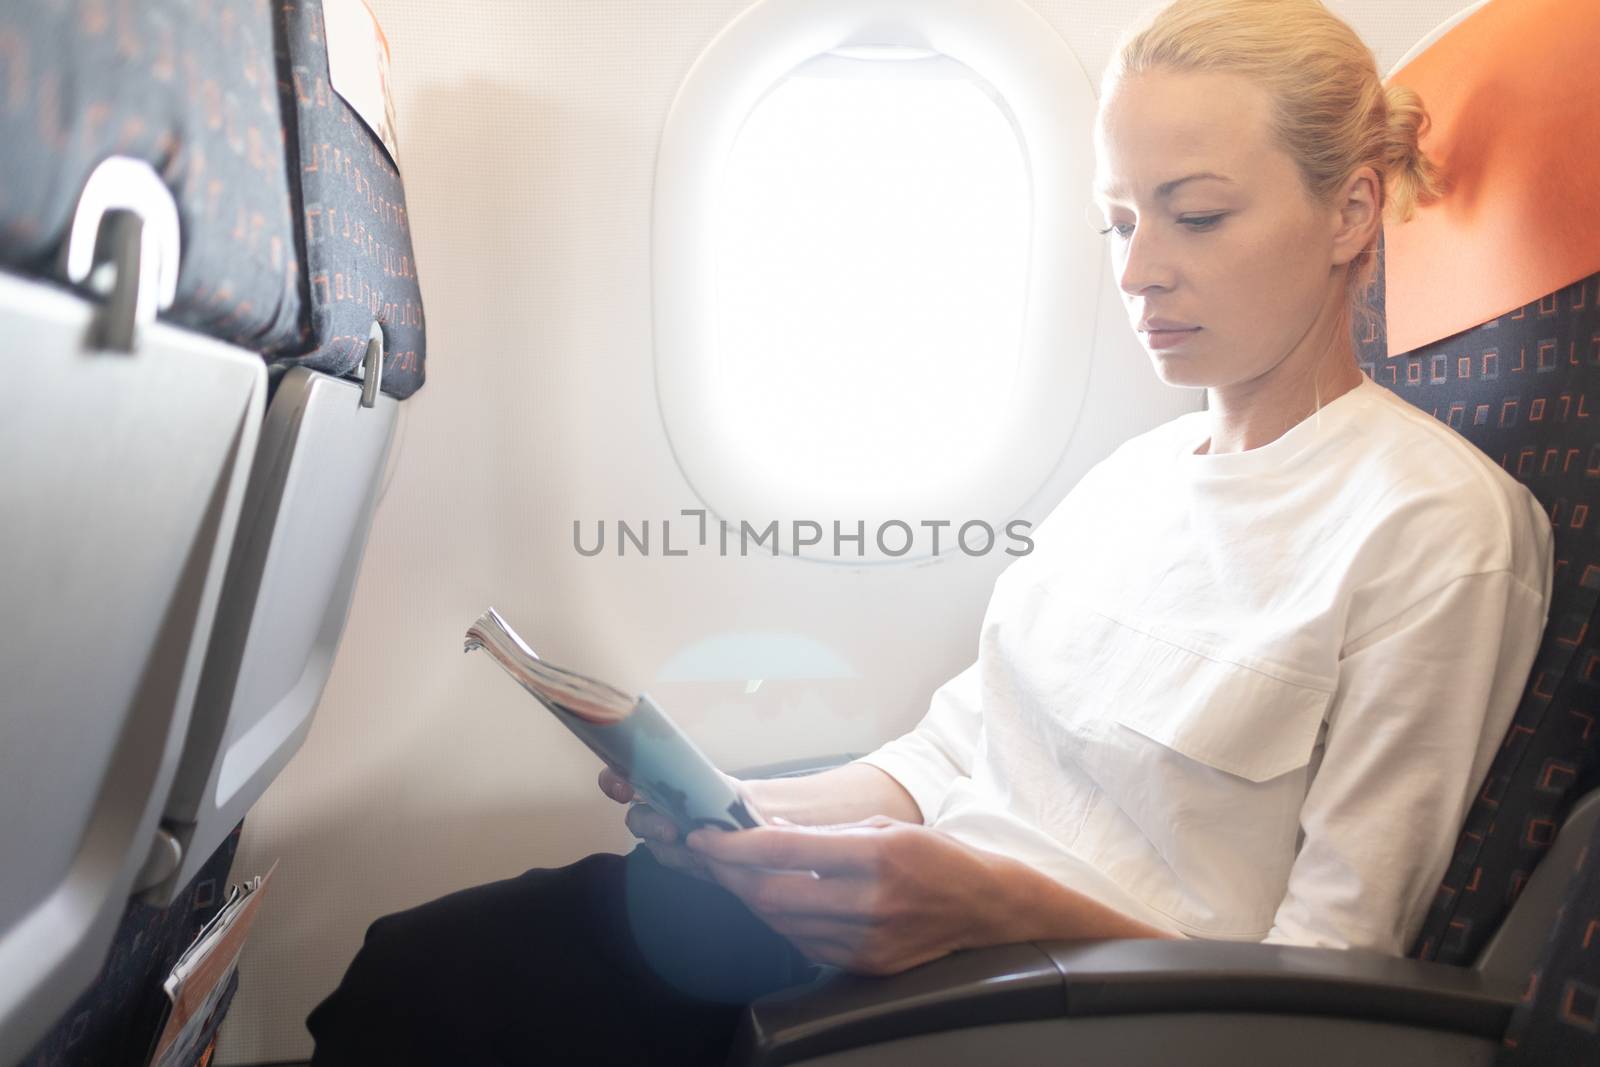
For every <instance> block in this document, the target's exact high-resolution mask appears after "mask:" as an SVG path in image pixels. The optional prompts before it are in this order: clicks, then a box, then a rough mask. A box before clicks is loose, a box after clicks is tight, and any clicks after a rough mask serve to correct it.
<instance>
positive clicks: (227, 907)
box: [148, 861, 278, 1067]
mask: <svg viewBox="0 0 1600 1067" xmlns="http://www.w3.org/2000/svg"><path fill="white" fill-rule="evenodd" d="M277 869H278V864H277V862H276V861H274V862H273V864H272V866H271V867H270V868H269V869H268V870H267V873H266V874H265V875H259V874H258V875H256V876H255V877H254V878H252V879H250V880H249V881H247V882H245V883H244V884H243V885H234V886H231V887H230V888H229V892H228V898H227V900H226V901H225V902H224V903H223V905H222V908H221V909H220V910H218V912H217V914H216V915H214V916H212V918H211V921H210V922H208V923H206V925H205V926H204V927H202V928H201V930H200V932H199V933H198V934H196V935H195V938H194V941H193V942H191V943H190V945H189V947H188V948H186V949H184V951H183V955H181V956H179V957H178V962H177V963H176V964H174V965H173V968H172V972H171V973H170V974H168V975H167V978H166V981H165V982H164V983H163V986H162V988H163V989H164V990H165V991H166V994H167V999H168V1000H169V1001H170V1002H171V1006H170V1007H169V1008H168V1011H167V1020H166V1025H165V1026H164V1027H163V1028H162V1030H161V1034H160V1035H159V1036H158V1037H157V1038H156V1041H155V1047H154V1050H153V1051H152V1052H151V1054H150V1057H149V1061H148V1062H149V1063H150V1064H151V1065H152V1067H191V1065H193V1064H195V1063H197V1062H203V1061H205V1060H209V1058H210V1049H212V1048H214V1046H215V1042H216V1037H217V1029H218V1027H219V1026H220V1025H221V1022H222V1017H223V1015H224V1014H226V1012H227V1010H228V1004H229V1002H230V1001H231V1000H232V998H233V993H234V990H235V989H236V988H237V987H238V970H239V953H240V952H241V951H242V950H243V949H244V943H245V939H246V938H247V937H248V936H249V934H250V926H251V924H252V923H254V922H255V918H256V913H257V910H258V909H259V907H260V905H261V898H262V897H263V896H264V895H265V894H266V889H267V884H268V883H269V882H271V881H272V872H273V871H275V870H277Z"/></svg>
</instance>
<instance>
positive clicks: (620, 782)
mask: <svg viewBox="0 0 1600 1067" xmlns="http://www.w3.org/2000/svg"><path fill="white" fill-rule="evenodd" d="M600 791H601V792H602V793H604V794H605V795H606V796H608V797H610V798H611V799H612V800H615V801H616V802H617V803H619V804H627V805H628V813H627V815H626V816H624V817H623V823H624V824H625V825H626V826H627V827H628V829H629V831H631V832H632V834H633V836H634V837H637V838H638V839H639V840H641V841H643V842H644V847H645V848H648V849H649V850H650V854H651V855H652V856H654V857H655V858H656V862H657V863H659V864H661V866H663V867H671V868H672V869H673V870H675V871H682V872H683V873H684V874H687V875H689V876H690V877H691V878H699V879H701V880H702V881H706V882H714V881H715V879H713V878H712V877H711V872H710V871H709V870H708V869H707V868H706V864H705V860H703V859H702V858H701V857H700V856H699V855H697V854H696V853H694V852H692V851H690V850H689V849H687V848H685V847H684V845H683V842H682V841H681V840H679V837H680V835H679V833H678V827H677V824H676V823H674V822H673V821H672V820H671V819H669V818H667V817H666V816H665V815H663V814H661V813H660V812H659V811H657V810H656V809H655V808H652V807H651V806H650V805H649V804H646V803H645V802H644V801H643V800H640V799H639V796H638V794H637V793H636V792H634V788H633V785H632V783H630V782H629V781H628V780H627V779H626V778H624V777H622V775H620V774H618V773H617V772H616V770H615V769H614V768H613V767H612V766H611V765H610V764H609V763H608V764H606V766H605V768H604V769H603V770H602V771H601V772H600Z"/></svg>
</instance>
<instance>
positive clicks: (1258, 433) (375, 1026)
mask: <svg viewBox="0 0 1600 1067" xmlns="http://www.w3.org/2000/svg"><path fill="white" fill-rule="evenodd" d="M1424 121H1425V115H1424V112H1423V109H1422V106H1421V103H1420V102H1419V101H1418V100H1417V99H1416V98H1415V96H1414V94H1411V93H1409V92H1407V91H1406V90H1403V89H1391V90H1387V91H1386V90H1385V89H1384V88H1383V86H1382V85H1381V83H1380V82H1379V80H1378V77H1377V73H1376V70H1375V69H1374V65H1373V60H1372V56H1371V54H1370V52H1369V51H1368V50H1367V49H1366V47H1365V46H1364V45H1363V44H1362V43H1361V42H1360V40H1359V39H1358V38H1357V37H1356V36H1355V34H1354V33H1353V32H1352V31H1351V30H1350V29H1349V27H1347V26H1346V25H1345V24H1344V23H1342V22H1341V21H1339V20H1338V19H1336V18H1334V17H1333V16H1332V15H1330V14H1329V13H1328V12H1327V11H1326V10H1324V9H1323V7H1322V6H1321V4H1320V3H1318V2H1317V0H1278V2H1272V0H1177V2H1176V3H1173V4H1172V5H1170V6H1169V7H1167V8H1166V9H1164V10H1163V11H1162V12H1160V13H1159V14H1158V15H1157V16H1156V17H1155V19H1154V21H1153V22H1151V23H1150V24H1149V25H1148V26H1147V27H1146V28H1144V29H1143V30H1142V31H1141V32H1140V33H1138V34H1137V35H1136V36H1134V37H1133V38H1131V39H1130V40H1129V41H1128V43H1127V44H1126V45H1125V46H1124V47H1123V49H1122V50H1121V52H1120V54H1119V55H1118V57H1117V58H1116V59H1115V60H1114V61H1113V62H1112V64H1111V65H1110V68H1109V69H1108V71H1107V74H1106V79H1105V83H1104V85H1103V87H1102V94H1101V107H1100V113H1099V118H1098V122H1097V129H1096V147H1097V158H1098V170H1097V201H1098V203H1099V206H1100V208H1101V210H1102V212H1103V216H1104V223H1105V233H1106V237H1107V240H1108V241H1110V242H1111V255H1112V261H1113V264H1114V268H1115V273H1116V277H1117V281H1118V284H1119V285H1120V287H1121V290H1122V295H1123V298H1124V301H1125V303H1126V306H1127V309H1128V314H1129V318H1130V321H1131V322H1132V324H1133V326H1134V328H1135V329H1136V330H1137V331H1138V332H1139V336H1140V338H1141V340H1142V341H1143V342H1144V344H1145V346H1146V348H1147V349H1148V351H1149V353H1150V356H1151V358H1152V359H1153V360H1154V362H1155V366H1156V370H1157V372H1158V374H1159V375H1160V376H1161V378H1162V379H1163V380H1164V381H1166V382H1169V383H1171V384H1173V385H1181V386H1189V387H1202V386H1203V387H1205V388H1206V390H1207V397H1208V400H1209V404H1208V408H1207V410H1205V411H1203V412H1197V413H1194V414H1192V415H1188V416H1184V417H1182V418H1179V419H1177V420H1174V421H1172V422H1169V423H1167V424H1166V425H1163V426H1161V427H1158V428H1157V429H1155V430H1153V431H1150V432H1148V433H1145V434H1142V435H1140V436H1138V437H1135V438H1133V439H1132V440H1130V441H1128V442H1127V443H1126V444H1124V445H1123V446H1122V447H1121V448H1119V449H1118V450H1117V451H1116V452H1115V453H1114V454H1113V455H1112V456H1110V457H1108V458H1107V459H1106V460H1104V461H1103V462H1102V463H1100V464H1099V465H1097V466H1096V467H1095V468H1094V469H1093V470H1091V471H1090V472H1089V474H1088V475H1086V476H1085V477H1084V478H1083V479H1082V481H1081V482H1080V483H1079V484H1078V486H1076V487H1075V488H1074V490H1073V491H1072V493H1071V494H1070V495H1069V496H1068V497H1067V499H1066V500H1064V501H1063V502H1062V503H1061V505H1060V506H1059V507H1057V508H1056V510H1055V511H1054V512H1052V514H1051V515H1050V517H1049V518H1048V519H1047V520H1046V521H1045V522H1044V523H1043V524H1042V526H1041V527H1040V528H1039V530H1038V531H1037V532H1036V538H1035V542H1036V548H1035V551H1034V552H1033V553H1032V554H1030V555H1029V556H1027V557H1024V558H1023V559H1021V560H1019V561H1017V562H1016V563H1014V564H1013V565H1012V566H1011V567H1010V568H1009V569H1008V570H1007V571H1006V572H1005V573H1004V574H1003V575H1002V576H1001V578H1000V580H999V581H998V582H997V583H996V586H995V591H994V596H993V598H992V600H991V602H990V605H989V610H988V613H987V615H986V617H985V619H984V623H983V627H982V630H981V633H980V639H979V655H978V659H977V662H975V663H974V664H973V665H972V666H971V667H969V668H968V669H967V670H965V671H963V672H962V673H961V674H959V675H957V676H956V677H955V678H953V679H951V680H950V681H949V682H948V683H946V684H945V685H944V686H943V687H941V688H940V689H939V690H938V691H937V693H935V695H934V698H933V702H932V707H931V708H930V710H929V712H928V714H927V716H926V717H925V718H924V719H923V721H922V722H921V723H920V724H919V725H918V726H917V728H916V729H915V730H913V731H912V732H911V733H909V734H906V735H905V736H903V737H901V738H898V739H896V740H894V741H891V742H889V743H888V744H886V745H884V746H883V747H882V748H880V749H878V750H877V751H876V752H874V753H872V754H871V755H869V756H867V757H865V758H863V759H861V760H858V761H856V762H855V763H852V764H849V765H846V766H843V767H839V768H836V769H833V770H830V771H827V772H825V773H822V774H819V775H816V776H813V777H809V778H800V779H784V780H773V781H752V782H746V783H742V787H743V788H744V789H745V790H746V791H747V793H748V794H749V796H750V798H751V800H752V801H753V802H754V803H755V804H756V805H757V807H758V808H760V809H761V810H762V811H764V812H766V813H768V814H769V815H771V816H775V817H777V818H778V819H781V820H784V821H785V822H786V823H787V824H788V825H777V826H773V827H770V828H762V829H756V830H748V831H740V832H737V833H716V832H707V831H697V832H695V833H694V834H691V835H689V837H688V838H687V840H683V841H680V840H678V837H677V834H676V832H675V831H674V830H673V829H672V828H671V826H670V824H668V823H667V822H666V820H665V819H664V818H662V817H661V816H660V815H659V814H657V813H655V812H653V811H651V810H650V809H649V808H648V807H645V806H642V805H638V804H635V805H634V806H633V807H631V808H630V810H629V812H628V815H627V822H628V825H629V827H630V828H631V829H632V830H633V831H634V832H635V834H637V835H638V836H640V837H642V838H644V839H645V842H646V844H645V845H644V846H641V847H639V848H636V849H635V850H634V851H633V852H632V853H630V854H629V855H628V856H626V857H622V856H614V855H593V856H589V857H587V858H586V859H584V860H581V861H579V862H577V863H575V864H572V865H571V866H569V867H566V868H562V869H559V870H545V869H538V870H532V871H529V872H527V873H526V874H524V875H522V876H521V877H519V878H515V879H509V880H506V881H503V882H497V883H493V884H491V885H486V886H480V887H477V888H474V889H469V890H465V891H462V892H460V893H456V894H452V895H451V896H447V897H444V898H442V899H440V900H437V901H434V902H432V903H430V904H426V905H423V906H421V907H418V908H414V909H411V910H410V911H406V912H401V913H399V914H396V915H391V916H386V917H385V918H382V919H380V920H378V921H377V922H375V923H374V924H373V925H372V927H371V928H370V929H369V931H368V934H367V939H366V943H365V945H364V947H363V948H362V950H361V952H360V954H359V955H358V956H357V957H356V959H355V961H354V963H353V964H352V965H351V968H350V971H349V973H348V974H347V975H346V977H345V979H344V982H343V983H342V984H341V985H340V987H339V989H338V990H337V991H336V992H335V993H334V994H333V995H332V996H331V997H329V998H328V1000H327V1001H325V1002H324V1003H323V1004H322V1005H320V1006H319V1007H318V1008H317V1009H316V1011H314V1012H313V1013H312V1015H311V1017H310V1018H309V1020H308V1026H309V1028H310V1029H311V1031H312V1033H313V1034H314V1035H315V1036H316V1038H317V1042H318V1044H317V1053H316V1058H315V1059H314V1060H313V1062H314V1063H315V1064H319V1065H328V1064H354V1063H379V1062H381V1063H386V1064H393V1063H450V1062H472V1063H503V1064H513V1063H547V1062H548V1063H572V1064H576V1063H624V1062H626V1063H652V1062H659V1063H700V1062H707V1063H716V1062H721V1060H722V1058H723V1057H724V1056H725V1055H726V1052H727V1048H728V1043H729V1040H730V1038H731V1036H732V1033H733V1029H734V1027H735V1025H736V1023H737V1019H738V1017H739V1014H740V1012H741V1011H742V1007H743V1005H744V1003H746V1002H747V1001H748V1000H750V999H752V998H753V997H756V996H759V995H762V994H764V993H767V992H770V991H772V990H776V989H779V988H782V987H784V986H787V985H790V984H794V983H796V982H801V981H804V980H806V979H807V978H808V977H809V976H810V975H811V974H812V973H814V966H813V965H814V964H815V963H825V964H833V965H837V966H840V967H843V968H846V969H850V970H854V971H858V972H862V973H868V974H889V973H895V972H898V971H902V970H905V969H906V968H909V967H913V966H916V965H917V964H920V963H923V962H926V961H928V960H932V959H935V958H938V957H940V956H943V955H945V954H947V953H949V952H951V951H953V950H955V949H959V948H965V947H975V946H982V945H990V944H998V943H1006V942H1013V941H1022V940H1029V939H1041V938H1089V937H1210V938H1231V939H1242V940H1268V941H1281V942H1288V943H1300V944H1314V945H1331V946H1360V947H1366V948H1373V949H1377V950H1380V951H1386V952H1391V953H1400V952H1403V951H1404V950H1405V948H1406V947H1407V946H1408V943H1409V940H1410V939H1411V938H1412V936H1413V935H1414V934H1415V933H1416V931H1417V929H1418V928H1419V926H1420V924H1421V921H1422V918H1423V912H1424V910H1425V908H1426V906H1427V903H1428V901H1429V898H1430V896H1431V894H1432V893H1433V891H1434V888H1435V886H1436V885H1437V883H1438V881H1439V878H1440V875H1441V873H1442V871H1443V869H1444V866H1445V864H1446V862H1447V860H1448V857H1449V854H1450V850H1451V847H1452V844H1453V841H1454V837H1455V835H1456V832H1457V830H1458V828H1459V826H1460V822H1461V819H1462V816H1463V813H1464V811H1465V807H1466V803H1467V800H1468V797H1469V796H1470V794H1471V792H1472V790H1473V789H1474V788H1475V787H1476V785H1477V783H1478V782H1479V781H1481V779H1482V777H1483V775H1484V773H1485V771H1486V770H1487V767H1488V762H1489V758H1490V756H1491V755H1492V753H1493V751H1494V749H1495V747H1496V745H1497V744H1498V742H1499V740H1500V738H1501V736H1502V734H1503V733H1504V730H1505V728H1506V726H1507V723H1508V721H1509V719H1510V716H1511V713H1512V710H1513V707H1514V705H1515V703H1516V701H1517V699H1518V697H1519V695H1520V692H1521V689H1522V686H1523V683H1524V682H1525V680H1526V678H1527V673H1528V670H1529V668H1530V666H1531V663H1532V659H1533V654H1534V651H1535V648H1536V646H1537V643H1538V640H1539V636H1540V634H1541V632H1542V630H1543V624H1544V621H1545V613H1546V610H1547V605H1548V600H1549V590H1550V579H1551V557H1552V543H1551V533H1550V529H1549V525H1548V523H1547V521H1546V520H1545V518H1544V514H1543V512H1542V511H1541V509H1540V507H1539V505H1538V504H1537V503H1536V502H1535V501H1534V499H1533V497H1532V496H1531V494H1529V493H1528V492H1527V490H1526V489H1524V488H1523V487H1521V486H1520V485H1518V484H1517V483H1516V482H1515V481H1513V480H1512V479H1511V478H1510V477H1509V476H1508V475H1507V474H1506V473H1505V472H1504V471H1502V470H1501V469H1500V468H1498V467H1497V466H1495V464H1493V463H1492V462H1490V461H1489V460H1488V459H1487V458H1486V457H1485V456H1483V455H1482V454H1481V453H1479V452H1478V451H1477V450H1476V449H1475V448H1473V447H1472V446H1471V445H1470V444H1468V443H1467V442H1466V441H1465V440H1463V439H1462V438H1461V437H1460V436H1459V435H1457V434H1456V433H1455V432H1454V431H1452V430H1450V429H1448V428H1447V427H1445V426H1443V425H1442V424H1440V423H1439V422H1437V421H1436V420H1433V419H1431V418H1429V417H1428V416H1426V415H1424V414H1422V413H1420V412H1418V411H1416V410H1415V409H1413V408H1411V407H1410V406H1409V405H1407V404H1405V403H1404V402H1403V401H1401V400H1399V399H1397V398H1395V397H1394V396H1392V395H1391V394H1389V393H1388V392H1386V391H1384V390H1383V389H1380V388H1379V387H1377V386H1376V385H1375V384H1374V383H1372V382H1371V381H1370V380H1369V379H1367V378H1366V377H1365V376H1364V375H1362V373H1361V372H1360V370H1359V369H1358V367H1357V365H1356V362H1355V357H1354V353H1353V350H1352V346H1351V341H1350V335H1351V334H1350V317H1351V314H1352V312H1353V310H1356V309H1357V308H1358V307H1359V303H1360V298H1361V296H1362V295H1363V293H1364V291H1365V288H1366V286H1367V283H1368V282H1369V280H1370V278H1371V274H1372V256H1373V248H1374V247H1375V243H1376V241H1377V235H1378V229H1379V225H1380V216H1381V214H1382V212H1383V210H1384V209H1385V208H1386V207H1387V208H1388V209H1389V210H1390V211H1391V212H1393V213H1394V214H1395V215H1396V216H1397V217H1402V218H1403V217H1405V216H1406V215H1407V214H1408V213H1409V212H1410V210H1411V206H1412V205H1413V204H1414V203H1415V202H1418V201H1426V200H1428V199H1431V198H1432V197H1434V196H1436V195H1437V194H1438V184H1437V178H1436V176H1435V174H1434V171H1433V169H1432V167H1431V165H1430V164H1429V163H1428V161H1427V160H1426V159H1425V158H1424V157H1423V156H1422V155H1421V154H1420V152H1419V150H1418V148H1417V134H1418V130H1419V127H1420V126H1421V125H1422V124H1423V122H1424ZM601 787H602V789H603V790H604V791H605V792H606V793H607V795H609V796H611V797H612V798H613V799H615V800H617V801H621V802H628V801H631V800H632V799H633V796H632V791H631V789H630V788H629V787H628V785H627V783H626V782H624V781H622V780H621V779H619V778H618V777H617V776H616V775H615V774H612V773H611V772H609V771H607V772H605V773H603V774H602V775H601ZM774 868H775V869H776V870H774ZM813 870H814V871H816V872H817V873H818V874H820V875H821V877H820V878H812V877H810V875H809V873H808V872H810V871H813Z"/></svg>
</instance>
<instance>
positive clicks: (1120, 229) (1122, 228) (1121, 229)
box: [1099, 222, 1133, 240]
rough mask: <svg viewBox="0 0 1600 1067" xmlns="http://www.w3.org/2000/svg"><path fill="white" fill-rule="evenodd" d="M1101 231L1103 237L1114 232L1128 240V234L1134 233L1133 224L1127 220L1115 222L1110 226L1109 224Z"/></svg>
mask: <svg viewBox="0 0 1600 1067" xmlns="http://www.w3.org/2000/svg"><path fill="white" fill-rule="evenodd" d="M1099 232H1100V236H1102V237H1104V236H1106V235H1107V234H1110V233H1114V234H1116V235H1117V236H1118V237H1121V238H1123V239H1124V240H1126V239H1127V238H1128V236H1129V235H1131V234H1132V233H1133V225H1132V224H1131V223H1127V222H1113V223H1112V224H1111V225H1110V226H1107V227H1106V228H1105V229H1103V230H1101V231H1099Z"/></svg>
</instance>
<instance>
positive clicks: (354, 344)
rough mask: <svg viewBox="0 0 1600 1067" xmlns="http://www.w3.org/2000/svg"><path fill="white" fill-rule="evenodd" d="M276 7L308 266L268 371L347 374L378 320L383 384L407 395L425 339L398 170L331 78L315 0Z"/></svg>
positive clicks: (293, 188) (419, 377)
mask: <svg viewBox="0 0 1600 1067" xmlns="http://www.w3.org/2000/svg"><path fill="white" fill-rule="evenodd" d="M272 7H273V12H274V16H273V17H274V18H275V19H276V20H277V48H278V56H277V59H278V84H279V93H280V95H281V98H282V107H283V114H284V126H285V140H286V141H287V142H288V156H289V173H290V178H291V180H290V194H291V196H292V198H293V202H294V210H295V213H296V217H297V219H298V220H299V225H298V227H297V230H296V232H297V235H298V237H299V239H300V241H301V250H300V251H301V254H302V255H303V256H304V257H305V263H306V269H305V271H304V273H303V274H302V276H301V278H300V284H301V289H302V293H301V298H302V307H303V309H304V315H303V321H302V323H301V332H300V337H299V339H298V341H297V343H296V344H295V345H293V346H291V347H289V348H280V349H279V350H278V351H277V352H276V353H275V357H276V358H277V360H278V363H279V366H278V367H277V368H275V369H278V370H280V371H281V369H282V368H283V367H286V366H306V367H310V368H311V369H312V370H318V371H323V372H324V373H327V374H333V375H348V374H351V373H352V372H353V371H354V370H355V369H356V368H357V366H359V365H360V363H361V359H362V357H363V356H364V355H365V354H366V350H367V338H368V336H369V334H370V333H371V330H372V324H373V323H374V322H377V323H379V324H380V325H381V327H382V329H383V351H384V358H383V391H384V392H385V393H388V394H389V395H390V396H393V397H395V398H397V399H404V398H405V397H408V396H410V395H411V394H412V393H414V392H416V391H417V390H418V389H419V388H421V387H422V382H423V360H424V357H425V355H426V352H425V349H426V344H425V339H424V334H423V318H422V290H421V288H420V286H419V284H418V281H417V266H416V260H415V259H414V258H413V256H412V251H411V221H410V215H409V214H408V212H407V211H406V194H405V189H404V188H403V187H402V185H401V183H400V172H399V170H398V169H396V167H395V165H394V163H393V162H392V161H391V160H390V159H389V156H388V153H386V152H385V151H384V148H383V144H382V142H381V141H379V140H378V138H377V136H376V135H374V134H373V133H372V131H371V130H369V129H368V128H367V127H366V125H365V124H364V123H363V122H362V121H361V118H360V117H359V116H358V115H357V114H356V113H355V111H354V110H353V109H352V108H351V107H350V106H349V105H348V104H346V103H345V101H344V99H343V98H342V97H340V96H339V95H338V94H336V93H335V92H333V90H332V88H330V86H329V81H328V45H327V40H326V37H325V34H324V27H323V22H322V3H321V0H282V2H277V3H274V4H273V5H272Z"/></svg>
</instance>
